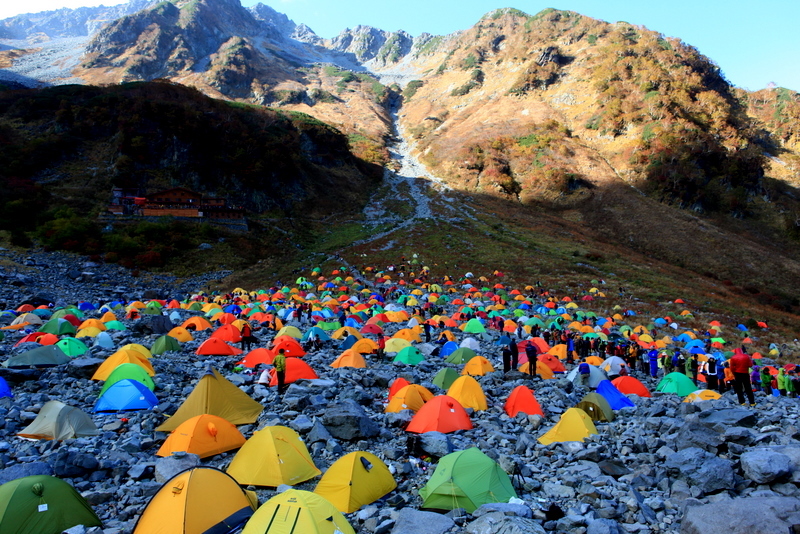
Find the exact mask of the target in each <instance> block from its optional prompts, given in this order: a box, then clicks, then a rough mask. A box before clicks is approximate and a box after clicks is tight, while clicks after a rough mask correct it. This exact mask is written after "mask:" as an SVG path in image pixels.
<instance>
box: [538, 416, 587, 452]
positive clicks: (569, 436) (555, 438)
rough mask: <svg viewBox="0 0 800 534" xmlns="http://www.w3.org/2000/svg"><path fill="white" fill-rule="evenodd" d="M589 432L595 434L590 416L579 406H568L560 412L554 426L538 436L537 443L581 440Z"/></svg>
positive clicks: (545, 443)
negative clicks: (559, 416) (567, 408)
mask: <svg viewBox="0 0 800 534" xmlns="http://www.w3.org/2000/svg"><path fill="white" fill-rule="evenodd" d="M591 434H597V429H596V428H595V426H594V423H593V422H592V418H591V417H589V415H588V414H587V413H586V412H584V411H583V410H581V409H580V408H570V409H569V410H567V411H566V412H564V413H563V414H561V419H559V420H558V423H556V426H554V427H553V428H551V429H550V430H549V431H548V432H547V433H546V434H544V435H543V436H542V437H540V438H539V443H541V444H542V445H549V444H551V443H554V442H559V443H560V442H562V441H583V440H584V439H586V438H587V437H588V436H589V435H591Z"/></svg>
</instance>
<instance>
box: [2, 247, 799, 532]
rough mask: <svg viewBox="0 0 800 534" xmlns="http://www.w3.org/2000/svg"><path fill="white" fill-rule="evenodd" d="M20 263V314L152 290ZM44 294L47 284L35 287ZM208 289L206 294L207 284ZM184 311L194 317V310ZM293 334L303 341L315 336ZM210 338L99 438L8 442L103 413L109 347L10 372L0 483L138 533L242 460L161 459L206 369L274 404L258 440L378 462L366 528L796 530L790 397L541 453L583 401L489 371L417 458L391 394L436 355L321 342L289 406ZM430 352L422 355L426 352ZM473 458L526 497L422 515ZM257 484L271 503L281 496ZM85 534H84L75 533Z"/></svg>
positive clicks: (679, 416)
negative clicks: (33, 297)
mask: <svg viewBox="0 0 800 534" xmlns="http://www.w3.org/2000/svg"><path fill="white" fill-rule="evenodd" d="M6 254H7V257H8V253H6ZM18 259H19V260H22V262H23V263H27V264H29V265H27V266H28V267H29V270H27V271H25V272H18V273H13V272H10V271H9V270H8V269H6V270H5V271H4V272H3V280H4V284H3V297H4V298H5V299H6V300H7V302H9V303H16V302H19V301H21V300H23V299H24V298H25V296H26V295H28V294H38V293H42V292H45V291H47V292H49V294H50V295H51V296H52V297H53V299H54V300H56V301H59V302H62V301H63V302H68V303H70V302H77V301H79V300H93V299H103V298H107V297H110V296H113V297H115V298H116V297H123V296H127V297H128V298H130V297H137V298H138V297H140V296H144V295H145V293H146V291H147V289H146V287H145V283H144V282H145V280H144V278H143V277H132V276H130V274H126V273H125V271H124V270H122V269H118V268H116V267H113V266H107V265H103V266H97V265H92V266H90V267H91V269H92V274H91V277H89V275H87V274H85V273H84V272H83V271H82V269H81V267H82V266H81V265H79V264H75V263H73V260H70V259H69V257H67V256H60V255H44V254H32V255H30V256H26V257H20V258H18ZM87 268H88V267H87ZM70 271H72V272H71V273H70ZM72 275H77V276H72ZM20 277H24V278H20ZM61 280H63V283H60V282H59V281H61ZM76 280H77V281H76ZM48 281H49V282H48ZM147 281H149V282H152V283H153V284H154V286H153V289H154V293H158V294H159V295H160V296H169V297H180V296H181V295H182V294H184V290H185V289H186V286H185V285H184V286H181V287H173V286H170V284H171V283H174V280H172V279H170V278H168V277H154V278H152V279H148V280H147ZM45 282H48V283H47V285H45ZM38 283H41V284H42V285H41V286H38V287H37V286H36V284H38ZM196 283H198V284H199V285H198V287H202V283H203V280H198V281H196ZM20 284H22V285H20ZM104 285H107V287H106V288H105V289H104ZM123 289H125V290H126V291H127V293H128V294H127V295H123V293H124V291H123ZM448 311H453V310H448ZM95 313H96V312H95ZM170 313H172V310H170ZM177 313H179V314H180V315H181V319H184V318H187V317H190V316H191V315H193V313H194V312H188V311H182V310H181V311H177ZM122 320H123V322H125V323H126V324H127V325H128V327H129V328H130V330H128V331H125V332H113V333H111V335H112V337H113V339H114V341H115V343H116V346H117V347H120V346H122V345H125V344H127V343H140V344H142V345H144V346H146V347H150V346H151V345H152V344H153V342H154V341H155V339H156V338H157V337H158V336H156V335H155V334H152V333H150V332H148V328H147V327H146V326H145V325H146V324H147V321H148V319H147V316H145V318H144V319H139V320H137V321H131V320H127V319H122ZM175 322H176V324H177V322H178V321H175ZM296 325H297V326H298V327H300V328H301V330H302V329H305V328H307V327H308V325H300V324H296ZM401 326H405V325H400V324H391V325H387V327H386V330H387V333H388V334H391V333H393V332H394V331H396V330H397V329H399V328H401ZM256 334H257V335H258V336H259V338H260V341H259V343H258V345H259V346H263V345H265V344H266V342H267V341H268V340H269V339H270V338H271V336H272V334H271V333H267V332H265V331H264V330H260V331H257V332H256ZM498 335H499V334H497V333H490V334H488V335H487V337H486V338H485V339H484V338H481V339H479V341H480V344H481V350H479V351H477V352H478V354H481V355H484V356H486V357H488V358H489V359H490V360H492V361H493V363H494V364H495V366H496V367H500V364H499V362H498V358H497V356H496V354H497V353H498V347H497V346H496V345H495V344H494V340H496V338H497V336H498ZM209 336H210V332H209V331H205V332H198V333H197V334H196V336H195V338H196V339H195V340H194V341H191V342H187V343H184V344H183V345H182V347H181V349H182V350H181V351H180V352H169V353H165V354H164V355H161V356H155V357H153V359H152V360H151V361H152V364H153V366H154V368H155V370H156V376H155V381H156V384H157V389H156V391H155V393H156V396H157V397H158V399H159V400H160V404H159V405H158V406H157V407H156V408H155V409H154V410H152V411H151V412H126V413H120V414H98V415H93V419H94V421H95V423H96V424H97V426H98V428H100V429H101V434H100V435H99V436H97V437H93V438H80V439H72V440H66V441H63V442H49V441H27V440H23V439H20V438H16V437H15V436H14V434H15V433H16V432H18V431H20V430H21V429H22V428H24V427H25V426H26V425H27V424H29V423H30V422H31V421H32V420H33V419H34V418H35V417H36V414H37V412H38V411H39V409H40V408H41V407H42V406H43V405H44V403H45V402H47V401H48V400H59V401H62V402H64V403H66V404H69V405H72V406H77V407H80V408H82V409H83V410H84V411H86V412H87V413H91V409H92V406H93V405H94V402H95V400H96V398H97V394H98V392H99V390H100V387H101V384H100V383H98V382H93V381H91V380H90V379H89V377H91V376H92V374H93V373H94V371H95V369H96V368H97V367H98V366H99V364H100V363H101V362H102V360H103V359H104V358H105V357H107V356H109V355H110V354H111V353H112V351H111V350H103V349H99V348H97V347H95V348H93V349H92V351H91V353H90V354H87V355H85V356H83V357H80V358H78V359H75V360H73V361H72V362H70V363H69V364H67V365H65V366H62V367H60V368H55V369H48V370H24V371H11V370H5V369H4V370H2V374H3V376H4V377H5V378H6V380H8V381H9V383H10V384H11V385H12V388H13V391H14V395H15V396H14V398H13V399H9V398H3V399H0V429H2V433H1V435H2V436H3V437H2V438H0V483H5V482H7V481H9V480H13V479H16V478H19V477H23V476H28V475H33V474H52V475H55V476H58V477H61V478H63V479H65V480H66V481H67V482H69V483H70V484H71V485H73V486H74V487H75V488H76V489H77V490H78V491H79V492H80V493H81V494H82V495H84V497H86V499H87V500H88V502H89V503H90V504H91V505H92V507H93V508H94V510H95V511H96V512H97V514H98V515H99V516H100V518H101V520H102V521H103V525H104V527H103V528H102V529H99V528H93V529H88V530H87V532H94V533H98V532H103V533H104V534H122V533H130V532H132V531H133V528H134V525H135V522H136V519H137V517H138V516H139V514H140V513H141V512H142V510H143V509H144V507H145V506H146V504H147V502H148V501H149V499H150V498H151V497H152V496H153V495H154V494H155V493H156V492H157V491H158V489H159V488H160V487H161V485H162V484H163V483H164V482H165V481H166V480H168V479H169V478H170V477H171V476H173V475H174V474H175V473H177V472H178V471H180V470H182V469H184V468H187V467H191V466H194V465H198V464H203V465H210V466H215V467H219V468H222V469H225V468H226V467H227V466H228V465H229V463H230V461H231V459H232V458H233V456H234V454H235V451H233V452H229V453H225V454H220V455H216V456H213V457H210V458H207V459H204V460H202V461H201V460H200V459H199V458H198V457H197V456H194V455H191V454H186V455H182V456H180V457H178V456H173V457H170V458H159V457H157V456H156V455H155V453H156V451H157V450H158V447H159V446H160V444H161V443H162V442H163V440H164V439H165V438H166V434H164V433H162V432H157V431H155V430H154V429H155V427H157V426H158V425H159V424H160V423H161V422H162V421H163V420H164V416H165V415H166V414H172V413H174V412H175V410H176V409H177V408H178V406H180V404H181V403H182V402H183V400H184V399H185V398H186V396H187V395H188V394H189V393H190V392H191V391H192V389H193V388H194V386H195V385H196V384H197V382H198V381H199V379H200V378H201V376H202V375H203V374H204V372H205V370H206V369H207V367H208V366H209V365H211V366H213V367H214V368H216V369H217V370H219V371H220V372H221V373H222V374H223V375H224V376H225V377H226V378H227V379H228V380H230V381H231V382H233V383H234V384H236V385H237V386H238V387H240V389H242V390H243V391H244V392H246V393H247V394H248V395H250V396H251V397H252V398H254V399H256V400H258V401H259V402H261V403H262V404H263V405H264V411H263V412H262V413H261V414H260V416H259V418H258V421H257V423H256V424H253V425H245V426H241V427H239V429H240V430H241V431H242V433H243V434H244V435H245V436H246V437H249V436H251V435H252V434H253V432H254V431H255V430H257V429H258V428H261V427H263V426H267V425H286V426H289V427H291V428H293V429H294V430H296V431H297V432H298V433H299V434H300V435H301V436H302V437H303V439H304V441H305V443H306V445H307V447H308V448H309V450H310V452H311V455H312V457H313V459H314V461H315V463H316V465H317V466H318V467H319V468H320V469H322V470H323V471H324V470H325V469H326V468H327V467H329V466H330V465H331V464H332V463H333V462H334V461H335V460H336V459H338V458H340V457H341V456H342V455H344V454H346V453H347V452H351V451H355V450H366V451H370V452H372V453H374V454H376V455H378V456H379V457H380V458H382V459H383V460H384V461H385V462H386V463H387V465H389V466H390V469H391V470H392V472H393V473H394V475H395V478H396V480H397V483H398V488H397V489H396V490H395V491H394V492H392V493H390V494H389V495H387V496H386V497H385V498H384V499H382V500H381V501H378V502H376V503H373V504H370V505H367V506H365V507H363V508H362V509H361V510H359V511H357V512H355V513H353V514H349V515H348V519H349V521H350V523H351V524H352V525H353V527H354V528H355V529H356V531H357V532H360V533H371V534H389V533H392V534H411V533H413V534H443V533H456V532H465V533H469V534H499V533H503V534H517V533H519V534H522V533H545V532H571V533H577V534H582V533H588V534H614V533H641V534H648V533H673V532H684V533H700V532H702V533H704V534H709V533H715V532H748V533H756V532H770V533H786V532H790V529H791V528H792V527H793V526H794V525H800V499H799V498H798V497H800V488H799V485H800V421H798V400H796V399H790V398H786V397H767V396H765V395H763V394H758V395H757V404H758V405H757V407H756V408H755V409H750V408H741V407H739V406H738V404H737V402H736V400H735V397H734V396H732V394H731V393H727V394H725V395H724V396H723V398H722V399H720V400H716V401H706V402H702V403H695V404H689V403H682V402H681V400H682V399H680V398H679V397H676V396H674V395H660V394H657V393H656V394H654V396H653V397H652V398H638V397H631V398H632V400H633V401H634V402H635V403H636V407H635V408H626V409H623V410H620V411H618V412H617V418H616V419H615V420H614V421H613V422H611V423H597V424H596V425H597V430H598V432H599V434H598V435H594V436H590V437H589V438H588V439H586V440H585V441H584V442H583V443H580V442H568V443H560V444H559V443H554V444H551V445H549V446H544V445H541V444H539V443H538V441H537V438H538V437H539V436H541V435H542V434H543V433H544V432H546V431H547V430H549V429H550V428H552V426H553V425H554V424H555V422H557V421H558V419H559V416H560V414H562V413H563V412H564V411H566V410H567V409H568V408H570V407H572V406H575V405H576V404H577V403H578V402H579V401H580V400H581V398H582V397H583V395H584V394H585V393H587V392H588V390H587V389H585V388H582V387H578V386H574V385H573V384H572V383H571V382H569V381H567V380H566V379H565V378H560V379H555V380H549V381H543V380H541V379H538V378H535V379H530V378H529V377H527V376H526V375H523V374H520V373H517V372H516V371H512V372H510V373H508V374H507V375H505V376H503V375H502V373H501V372H494V373H491V374H489V375H487V376H484V377H477V380H478V381H479V382H480V384H481V386H482V387H483V390H484V392H485V393H486V396H487V399H488V402H489V409H488V410H487V411H483V412H472V410H468V412H469V413H470V414H471V418H472V421H473V424H474V429H472V430H469V431H459V432H455V433H452V434H441V433H437V432H430V433H427V434H423V435H422V436H421V439H420V440H419V442H418V443H417V444H415V446H414V447H411V444H410V442H409V439H408V438H409V436H410V435H409V434H407V433H406V432H405V431H404V430H403V429H404V426H405V425H406V424H407V423H408V422H409V420H410V419H411V417H412V413H410V412H408V411H404V412H400V413H396V414H385V413H384V406H385V402H386V396H387V388H388V386H389V385H390V384H391V382H392V381H393V380H394V379H395V378H397V377H404V378H405V379H407V380H408V381H409V382H412V383H419V384H422V385H424V386H425V387H427V388H428V389H430V390H431V391H433V392H434V393H443V392H442V391H441V390H439V389H438V388H437V387H436V386H434V385H433V384H432V379H433V377H434V375H435V374H436V372H437V371H438V370H439V369H441V368H442V366H443V365H447V364H444V363H443V361H442V360H441V359H440V358H438V357H429V358H428V359H427V360H426V361H424V362H423V363H421V364H419V365H417V366H413V367H411V366H405V365H400V364H393V363H390V362H389V360H388V359H387V360H386V361H376V357H375V356H371V357H370V356H368V357H367V360H368V368H367V369H348V368H344V369H333V368H331V367H330V366H329V364H330V363H331V362H332V361H333V360H334V359H335V358H336V357H337V356H338V355H339V354H340V353H341V349H339V348H338V347H337V345H338V342H332V341H331V342H326V343H325V345H324V346H323V348H322V349H321V350H318V351H312V352H311V353H309V354H308V355H306V356H305V357H304V359H305V360H306V361H307V362H308V363H309V364H310V365H311V366H312V367H313V368H314V369H315V371H316V372H317V373H318V375H319V377H320V378H319V379H318V380H312V381H301V382H298V383H295V384H292V385H290V386H289V387H288V389H287V391H286V392H285V394H284V396H283V397H282V398H278V396H277V394H276V392H275V390H274V388H268V387H265V386H263V385H260V384H258V383H257V376H258V375H257V374H249V373H248V372H247V371H246V370H241V369H237V368H236V367H235V362H236V360H237V358H236V357H214V356H212V357H204V356H196V355H195V354H194V353H195V350H196V349H197V347H198V346H199V345H200V343H201V342H202V341H204V340H205V339H207V338H208V337H209ZM459 336H460V337H461V338H463V337H464V336H465V335H464V334H459ZM14 343H15V340H13V339H10V338H7V339H6V340H5V341H4V342H3V343H2V344H0V349H2V354H4V355H5V356H4V357H3V359H6V356H8V355H12V354H16V353H19V352H21V351H24V350H26V349H28V348H31V345H27V346H25V345H23V346H20V347H17V348H13V344H14ZM432 348H433V347H431V346H426V345H425V344H422V345H421V350H423V352H425V351H429V350H430V349H432ZM459 367H460V366H459ZM639 378H640V379H641V380H642V381H643V382H644V383H645V384H646V385H648V387H650V389H651V390H652V389H654V388H655V384H656V381H655V380H654V379H650V378H646V377H644V376H639ZM519 384H527V385H529V386H530V387H531V388H532V389H533V390H534V391H535V394H536V397H537V399H538V401H539V403H540V404H541V406H542V408H543V410H544V412H545V414H546V417H545V418H542V417H540V416H535V415H534V416H527V415H524V414H520V415H519V416H517V417H516V418H513V419H512V418H510V417H508V416H507V415H506V413H505V412H504V410H503V404H504V402H505V399H506V398H507V397H508V394H509V393H510V391H511V390H512V389H513V388H514V387H515V386H517V385H519ZM471 446H477V447H478V448H479V449H480V450H481V451H483V452H484V453H485V454H487V455H488V456H490V457H491V458H493V459H494V460H496V461H497V462H498V463H499V464H500V466H502V468H503V469H504V470H505V471H506V472H508V473H510V474H513V476H512V480H513V481H514V484H515V487H516V489H517V493H518V496H519V499H520V500H519V501H515V502H512V503H498V504H491V505H484V506H482V507H480V508H479V509H478V510H476V511H475V512H474V513H472V514H469V513H467V512H466V511H464V510H454V511H451V512H449V513H447V514H437V513H433V512H428V511H422V510H420V507H421V505H422V500H421V498H420V496H419V494H418V490H419V489H420V488H422V487H423V486H424V485H425V483H426V481H427V480H428V478H429V477H430V475H431V474H432V473H433V470H434V469H435V467H436V461H437V459H438V458H440V457H442V456H444V455H446V454H448V453H450V452H453V451H457V450H462V449H466V448H469V447H471ZM414 449H416V450H414ZM315 485H316V479H314V480H310V481H307V482H304V483H302V484H299V485H298V486H296V487H298V488H300V489H306V490H313V489H314V487H315ZM254 489H257V493H258V495H259V502H260V503H263V502H265V501H266V500H267V499H268V498H269V497H270V496H272V495H274V494H275V493H276V491H279V490H282V489H283V488H277V489H274V488H254ZM794 528H798V527H794ZM83 531H84V529H83V528H82V527H77V528H76V529H73V530H72V531H71V532H75V533H77V532H83Z"/></svg>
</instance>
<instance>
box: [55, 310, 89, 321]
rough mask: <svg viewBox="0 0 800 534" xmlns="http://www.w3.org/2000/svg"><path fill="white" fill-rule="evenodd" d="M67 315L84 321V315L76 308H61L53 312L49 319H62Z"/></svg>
mask: <svg viewBox="0 0 800 534" xmlns="http://www.w3.org/2000/svg"><path fill="white" fill-rule="evenodd" d="M67 315H74V316H75V317H77V318H78V319H85V318H86V315H85V314H84V313H83V312H82V311H81V310H79V309H78V308H72V307H70V308H61V309H58V310H56V311H55V312H53V315H51V316H50V318H51V319H63V318H64V317H65V316H67Z"/></svg>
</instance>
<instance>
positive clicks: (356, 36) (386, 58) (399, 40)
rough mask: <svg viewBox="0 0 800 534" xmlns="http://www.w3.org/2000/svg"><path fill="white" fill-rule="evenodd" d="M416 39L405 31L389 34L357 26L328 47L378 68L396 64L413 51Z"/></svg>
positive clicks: (338, 36)
mask: <svg viewBox="0 0 800 534" xmlns="http://www.w3.org/2000/svg"><path fill="white" fill-rule="evenodd" d="M413 44H414V39H413V38H412V37H411V35H410V34H408V33H407V32H404V31H402V30H401V31H398V32H387V31H383V30H379V29H378V28H373V27H372V26H362V25H359V26H356V27H355V28H353V29H352V30H351V29H350V28H348V29H346V30H344V31H343V32H342V33H340V34H339V35H337V36H336V37H334V38H333V39H332V40H331V41H330V42H329V44H328V47H329V48H331V49H333V50H336V51H339V52H344V53H346V54H353V55H354V56H355V58H356V59H357V60H358V61H360V62H368V61H374V63H375V64H376V66H378V67H380V66H384V65H387V64H391V63H396V62H397V61H399V60H400V59H402V58H403V57H404V56H405V55H406V54H408V53H409V52H410V51H411V47H412V45H413Z"/></svg>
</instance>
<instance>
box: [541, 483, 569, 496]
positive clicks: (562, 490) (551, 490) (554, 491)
mask: <svg viewBox="0 0 800 534" xmlns="http://www.w3.org/2000/svg"><path fill="white" fill-rule="evenodd" d="M542 491H543V492H544V494H545V495H546V496H547V497H548V498H550V499H572V498H573V497H575V490H574V489H572V488H570V487H569V486H565V485H563V484H557V483H555V482H545V483H544V484H542Z"/></svg>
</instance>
